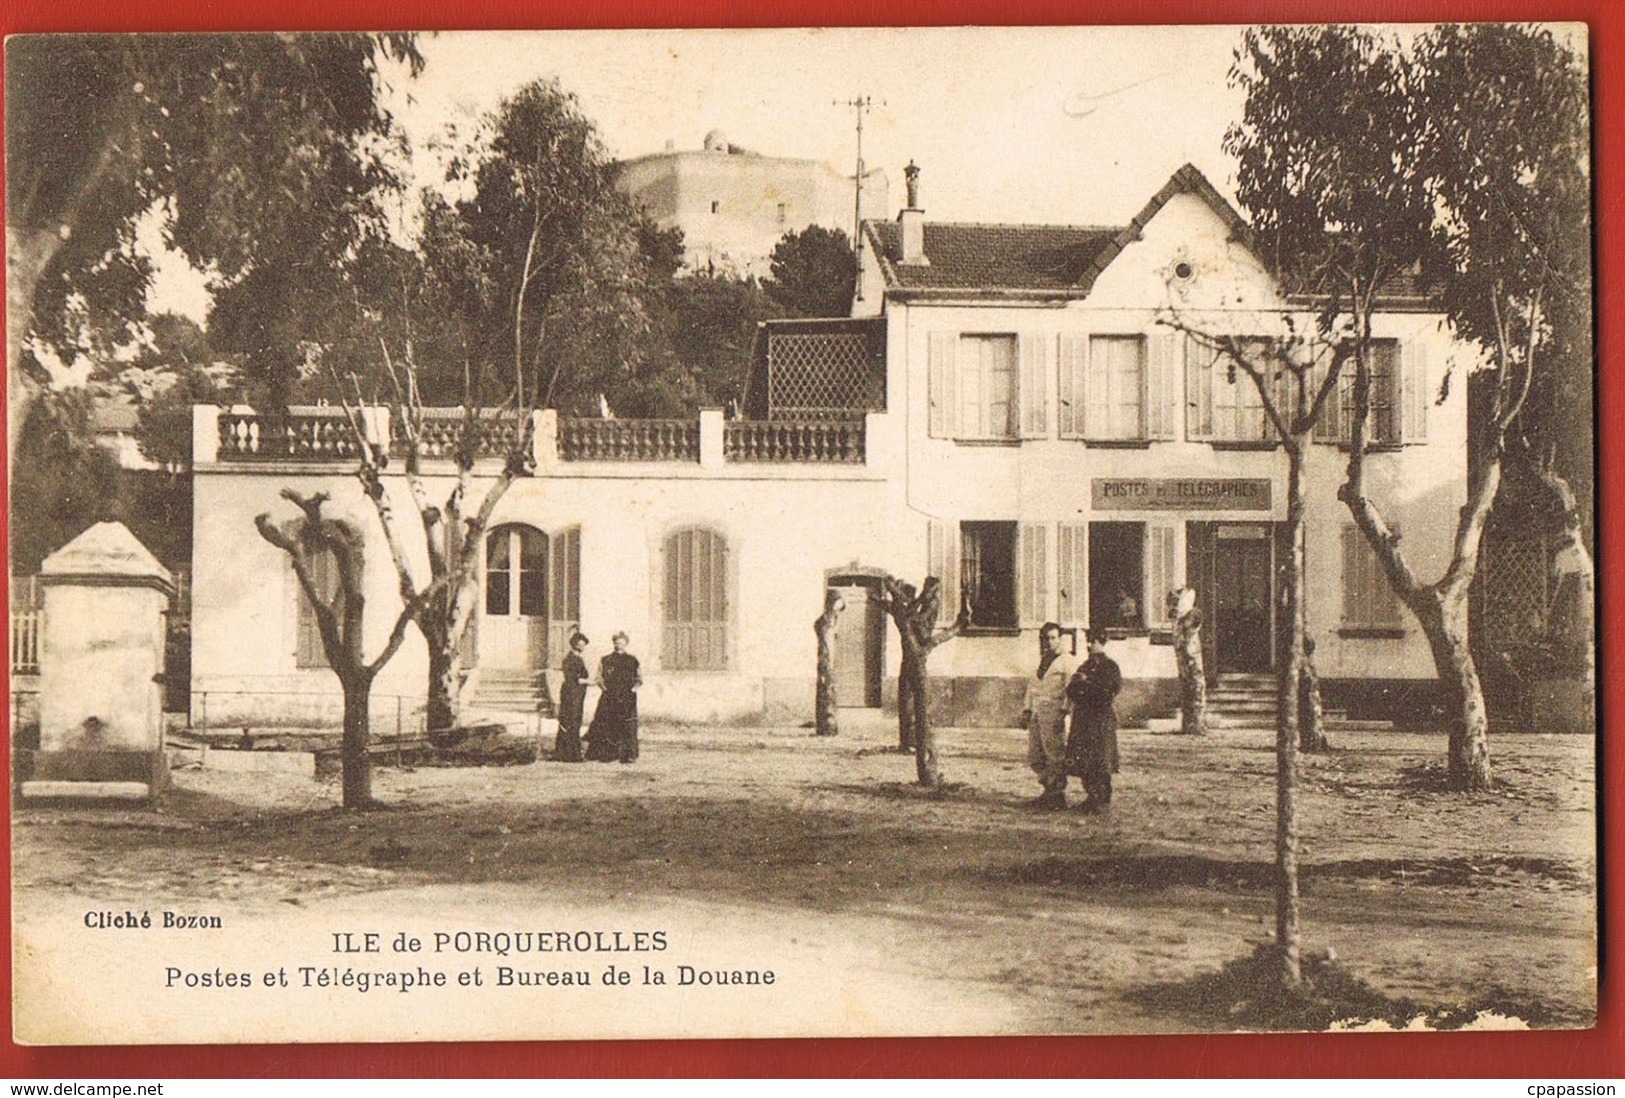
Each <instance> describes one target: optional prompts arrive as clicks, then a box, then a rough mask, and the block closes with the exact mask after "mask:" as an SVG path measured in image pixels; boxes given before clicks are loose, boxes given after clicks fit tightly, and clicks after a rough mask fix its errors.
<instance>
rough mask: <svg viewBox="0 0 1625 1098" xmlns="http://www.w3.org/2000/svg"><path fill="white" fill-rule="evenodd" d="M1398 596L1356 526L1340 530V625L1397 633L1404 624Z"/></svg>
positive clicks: (1374, 553)
mask: <svg viewBox="0 0 1625 1098" xmlns="http://www.w3.org/2000/svg"><path fill="white" fill-rule="evenodd" d="M1400 605H1401V604H1400V601H1399V596H1398V595H1397V594H1395V593H1394V588H1393V585H1392V584H1391V583H1389V582H1388V576H1387V573H1385V572H1384V571H1383V570H1382V562H1381V561H1380V560H1378V559H1377V554H1376V552H1375V550H1373V549H1372V548H1371V544H1370V542H1368V541H1366V538H1365V534H1363V533H1362V532H1361V531H1360V528H1359V527H1358V526H1354V525H1352V524H1351V525H1346V526H1344V527H1343V625H1344V626H1345V627H1347V628H1350V629H1398V628H1400V627H1401V626H1402V625H1403V624H1404V620H1403V617H1402V615H1401V612H1400Z"/></svg>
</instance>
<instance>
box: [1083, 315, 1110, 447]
mask: <svg viewBox="0 0 1625 1098" xmlns="http://www.w3.org/2000/svg"><path fill="white" fill-rule="evenodd" d="M1110 355H1111V343H1110V341H1108V340H1104V339H1101V338H1099V337H1091V338H1090V340H1089V362H1088V364H1087V365H1086V366H1085V368H1084V372H1083V377H1084V400H1083V405H1084V425H1083V435H1084V437H1085V438H1105V437H1106V436H1107V435H1108V434H1109V433H1110V431H1111V422H1112V409H1111V399H1112V391H1111V390H1112V386H1111V370H1112V367H1111V360H1110Z"/></svg>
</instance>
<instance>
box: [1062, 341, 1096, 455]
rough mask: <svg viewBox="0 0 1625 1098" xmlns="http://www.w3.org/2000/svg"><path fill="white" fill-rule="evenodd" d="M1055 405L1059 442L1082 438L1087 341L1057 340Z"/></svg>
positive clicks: (1086, 395)
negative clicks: (1058, 342)
mask: <svg viewBox="0 0 1625 1098" xmlns="http://www.w3.org/2000/svg"><path fill="white" fill-rule="evenodd" d="M1057 358H1058V362H1059V369H1058V370H1057V379H1058V382H1059V385H1058V397H1057V400H1058V403H1059V405H1060V408H1059V414H1058V416H1057V418H1058V419H1059V420H1060V429H1061V437H1062V438H1082V437H1083V436H1084V434H1085V432H1086V431H1087V430H1088V414H1087V409H1088V404H1089V389H1088V366H1089V337H1088V336H1084V335H1076V334H1071V333H1069V334H1067V335H1063V336H1061V339H1060V347H1059V352H1058V355H1057Z"/></svg>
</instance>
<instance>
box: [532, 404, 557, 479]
mask: <svg viewBox="0 0 1625 1098" xmlns="http://www.w3.org/2000/svg"><path fill="white" fill-rule="evenodd" d="M531 415H532V416H533V417H534V418H533V419H532V420H531V432H530V444H531V460H533V461H534V462H535V463H536V473H537V475H538V476H545V475H546V474H547V473H549V472H551V471H552V469H553V466H555V465H557V464H558V463H559V413H558V412H557V411H555V410H554V409H552V408H543V409H542V410H541V411H539V412H532V413H531Z"/></svg>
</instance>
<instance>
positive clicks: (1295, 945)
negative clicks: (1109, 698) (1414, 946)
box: [1275, 438, 1304, 987]
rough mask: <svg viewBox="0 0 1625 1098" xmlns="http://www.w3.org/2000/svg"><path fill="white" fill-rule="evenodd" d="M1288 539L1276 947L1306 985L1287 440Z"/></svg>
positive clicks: (1296, 609)
mask: <svg viewBox="0 0 1625 1098" xmlns="http://www.w3.org/2000/svg"><path fill="white" fill-rule="evenodd" d="M1284 445H1285V448H1286V452H1287V503H1286V524H1287V540H1288V544H1289V545H1290V546H1291V548H1290V550H1289V551H1288V553H1289V560H1288V565H1287V568H1288V576H1289V577H1290V578H1289V582H1288V583H1287V585H1286V592H1285V595H1286V600H1287V607H1286V611H1287V612H1286V620H1287V637H1286V659H1285V660H1284V661H1283V663H1284V664H1285V666H1283V667H1282V668H1281V669H1280V672H1279V673H1278V675H1277V676H1276V685H1277V706H1276V712H1275V870H1276V880H1275V944H1276V947H1277V949H1279V951H1280V962H1281V979H1282V981H1283V982H1284V983H1285V984H1286V985H1287V986H1289V987H1290V986H1295V985H1297V984H1299V983H1301V982H1302V980H1303V967H1302V962H1301V959H1300V951H1301V938H1300V934H1299V929H1298V806H1297V795H1298V794H1297V788H1298V686H1299V683H1300V681H1301V680H1300V675H1301V673H1302V668H1303V660H1304V652H1303V557H1304V553H1303V511H1304V501H1303V445H1302V439H1301V438H1297V439H1292V438H1289V439H1287V440H1286V441H1285V444H1284Z"/></svg>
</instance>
